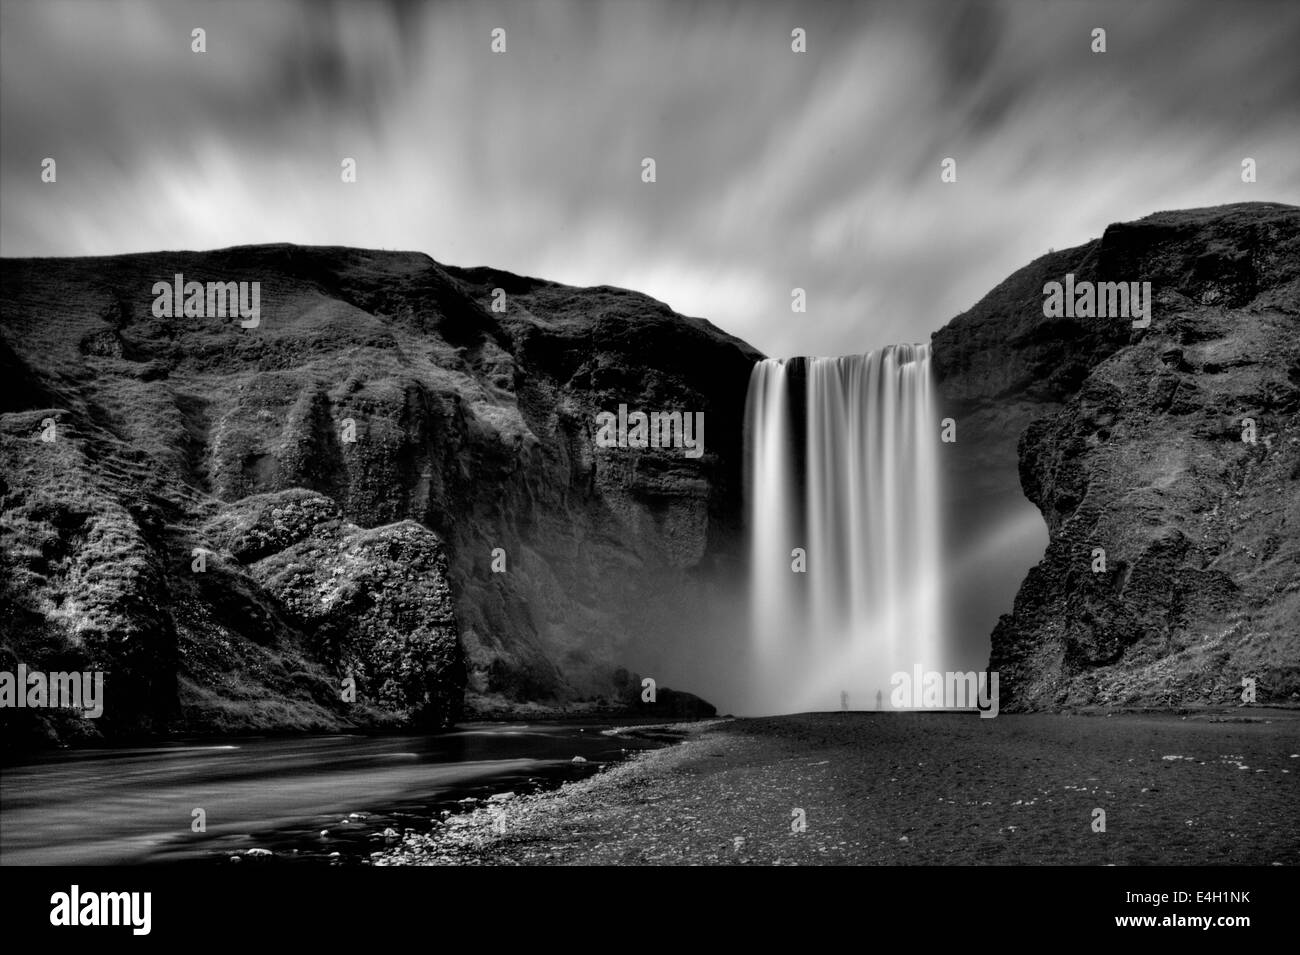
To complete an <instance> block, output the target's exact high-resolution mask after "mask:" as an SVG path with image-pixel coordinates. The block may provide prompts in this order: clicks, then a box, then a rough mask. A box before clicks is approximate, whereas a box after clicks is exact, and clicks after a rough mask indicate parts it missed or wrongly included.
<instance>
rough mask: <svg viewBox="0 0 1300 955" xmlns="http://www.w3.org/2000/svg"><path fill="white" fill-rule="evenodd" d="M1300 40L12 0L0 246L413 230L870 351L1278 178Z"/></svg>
mask: <svg viewBox="0 0 1300 955" xmlns="http://www.w3.org/2000/svg"><path fill="white" fill-rule="evenodd" d="M196 27H201V28H203V29H204V30H205V31H206V48H207V49H206V52H203V53H196V52H194V51H193V50H192V49H191V44H192V37H191V31H192V30H193V29H194V28H196ZM497 28H500V29H503V30H504V31H505V52H500V53H498V52H493V50H492V31H493V30H494V29H497ZM796 28H797V29H802V30H804V31H805V35H806V47H807V48H806V52H795V51H793V50H792V49H791V45H792V42H793V41H792V37H791V31H792V30H795V29H796ZM1094 28H1102V29H1104V30H1105V31H1106V51H1105V52H1104V53H1095V52H1093V50H1092V45H1093V43H1094V40H1093V34H1092V31H1093V30H1094ZM1297 47H1300V4H1297V3H1291V2H1281V0H1279V2H1260V3H1254V2H1245V0H1239V2H1231V3H1228V2H1214V0H1210V2H1195V0H1192V2H1186V0H1184V2H1162V0H1140V2H1131V0H1128V2H1107V3H1096V2H1081V0H1060V2H1052V0H1032V2H1031V0H1007V2H1001V3H981V4H959V3H954V2H948V0H944V2H926V0H920V2H917V0H909V2H897V3H853V2H845V0H836V2H829V3H817V2H807V0H801V2H791V3H781V2H761V0H760V2H753V0H751V2H745V3H727V2H722V0H707V2H699V3H686V2H666V0H664V2H659V0H606V2H603V3H594V2H570V0H531V2H522V0H516V2H492V0H486V2H483V0H479V2H473V3H469V2H465V3H460V2H454V3H419V2H389V3H381V2H371V3H359V2H353V3H326V2H311V3H298V2H289V0H273V2H253V0H231V2H216V3H213V2H209V3H201V4H200V3H187V2H161V0H39V2H33V0H2V2H0V255H4V256H31V255H90V254H111V253H120V252H138V251H151V250H158V249H212V248H222V247H226V246H231V245H242V244H249V243H262V242H295V243H301V244H313V245H348V246H360V247H369V248H388V249H394V248H399V249H410V250H418V251H422V252H425V253H427V254H429V255H430V256H432V257H433V258H434V259H436V260H438V261H440V262H444V263H448V264H453V265H462V266H470V265H490V266H493V267H496V268H501V269H507V270H509V271H512V272H518V273H522V274H527V275H534V276H538V277H541V278H546V279H551V280H554V281H559V282H566V283H570V284H574V285H616V286H622V287H626V288H632V289H636V290H638V291H641V292H645V293H647V294H649V295H652V296H654V297H656V298H659V299H662V300H664V301H665V302H667V303H668V304H669V305H670V306H672V307H673V308H674V309H676V310H677V311H679V312H682V313H684V314H688V315H696V316H701V317H704V318H707V319H709V320H710V321H712V322H713V323H714V324H716V325H718V326H720V327H721V328H723V329H725V330H726V331H728V332H731V333H732V334H735V335H738V336H739V337H741V338H743V339H745V340H747V341H749V342H750V343H751V344H753V345H754V346H755V347H757V348H758V349H759V350H760V351H762V352H764V353H765V354H768V355H772V356H786V355H796V354H810V355H833V354H848V353H854V352H864V351H868V350H871V349H874V348H878V347H881V346H883V345H887V344H890V343H893V342H900V341H922V340H925V339H926V338H928V336H929V334H930V333H931V332H933V331H934V330H935V329H937V328H939V327H940V326H941V325H943V324H944V323H945V322H947V321H948V320H949V319H950V318H952V317H953V316H954V315H956V314H958V313H959V312H961V311H962V310H964V309H966V308H968V307H969V306H970V305H972V304H974V302H975V301H977V300H978V299H979V298H980V297H981V296H982V295H983V294H984V293H985V292H987V291H988V290H990V289H991V288H993V287H994V286H995V285H996V284H997V283H998V282H1000V281H1001V280H1002V279H1003V278H1005V277H1006V276H1007V275H1009V274H1010V273H1011V272H1013V271H1015V270H1016V269H1017V268H1019V267H1020V266H1022V265H1024V264H1026V263H1027V262H1029V261H1030V260H1032V259H1033V258H1035V257H1037V256H1038V255H1041V254H1043V253H1044V252H1046V251H1047V250H1048V249H1049V248H1057V249H1059V248H1064V247H1068V246H1071V245H1077V244H1079V243H1082V242H1085V241H1087V240H1089V239H1090V238H1093V237H1096V236H1099V235H1100V234H1101V233H1102V231H1103V230H1104V229H1105V227H1106V226H1107V225H1108V224H1109V223H1111V222H1116V221H1127V220H1131V219H1135V218H1139V217H1141V216H1144V215H1147V214H1150V213H1152V212H1156V211H1159V210H1165V209H1175V208H1188V207H1200V206H1209V205H1217V204H1220V203H1226V202H1239V201H1246V200H1262V201H1282V202H1292V203H1294V202H1297V201H1300V56H1297V55H1296V49H1297ZM46 157H51V158H54V159H55V160H56V163H57V167H56V169H57V180H56V182H54V183H46V182H42V181H41V163H42V160H43V159H44V158H46ZM345 157H351V158H354V159H355V160H356V163H357V181H356V182H355V183H344V182H343V181H342V176H341V175H340V173H341V162H342V160H343V159H344V158H345ZM647 157H649V158H653V159H654V160H655V164H656V169H655V172H656V181H655V182H653V183H647V182H644V181H642V169H643V166H642V160H643V159H645V158H647ZM1244 157H1251V158H1253V159H1255V161H1256V167H1257V177H1258V181H1257V182H1255V183H1243V182H1242V181H1241V161H1242V159H1243V158H1244ZM946 158H952V159H954V160H955V161H956V181H955V182H943V181H941V175H940V174H941V163H942V161H943V160H944V159H946ZM795 288H802V289H804V290H805V294H806V302H807V311H806V313H796V312H794V311H792V309H791V301H792V290H793V289H795Z"/></svg>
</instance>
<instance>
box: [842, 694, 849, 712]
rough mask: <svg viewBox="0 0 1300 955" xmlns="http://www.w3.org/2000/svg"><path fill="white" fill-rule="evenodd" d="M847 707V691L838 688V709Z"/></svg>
mask: <svg viewBox="0 0 1300 955" xmlns="http://www.w3.org/2000/svg"><path fill="white" fill-rule="evenodd" d="M848 708H849V691H848V690H840V709H842V710H847V709H848Z"/></svg>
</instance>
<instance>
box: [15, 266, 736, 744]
mask: <svg viewBox="0 0 1300 955" xmlns="http://www.w3.org/2000/svg"><path fill="white" fill-rule="evenodd" d="M177 274H181V275H183V276H184V281H185V282H191V281H194V282H199V283H215V282H222V283H224V282H250V283H251V282H258V283H260V285H259V288H260V321H259V322H258V324H257V325H256V326H255V327H243V325H242V324H241V320H240V317H239V316H230V315H224V316H222V315H217V314H216V313H215V312H211V313H210V314H208V315H192V316H184V315H179V314H178V315H176V316H175V317H156V316H155V308H154V303H155V299H156V295H155V292H154V285H155V283H157V282H166V283H171V282H172V281H173V278H174V276H175V275H177ZM0 292H2V296H3V321H2V322H0V376H2V380H0V388H2V389H3V390H2V392H0V512H2V517H0V576H2V577H3V583H2V584H0V632H2V636H0V669H6V670H10V671H12V670H13V669H14V668H15V666H16V664H17V663H19V662H22V663H25V664H26V665H27V666H28V668H29V669H38V668H40V669H44V670H46V671H72V670H103V671H105V672H106V673H107V677H106V690H105V692H106V696H107V704H106V708H105V713H104V716H103V717H101V718H100V719H99V720H97V721H94V722H93V723H92V722H91V721H88V720H83V719H79V718H77V717H76V716H75V715H72V714H68V713H61V712H57V711H34V710H30V709H27V710H12V709H10V710H6V711H5V712H4V714H3V718H4V719H5V721H6V728H7V729H8V730H9V731H10V732H9V733H8V735H9V737H10V738H11V740H12V739H13V738H16V737H17V738H27V737H31V736H33V735H35V736H44V735H51V734H52V735H54V736H56V737H61V738H70V737H75V736H77V735H78V734H82V733H85V734H91V735H100V734H103V735H121V734H129V733H135V732H156V731H163V730H171V731H232V730H264V729H324V728H331V727H337V726H347V725H358V724H360V725H392V726H398V725H402V726H406V725H416V726H437V725H443V724H445V723H446V722H447V721H449V720H451V719H454V718H455V717H456V716H457V715H459V714H462V713H465V714H468V715H475V714H496V715H513V714H520V713H543V712H560V711H568V712H575V711H582V710H583V709H584V708H585V709H588V710H590V709H599V708H606V709H608V708H616V709H617V708H627V707H629V706H633V707H636V708H638V709H640V710H642V711H647V712H656V711H659V712H672V713H691V712H706V711H708V709H709V708H708V707H707V706H706V705H705V704H703V703H701V702H700V701H698V700H695V699H694V698H692V697H691V696H690V695H689V694H686V693H681V692H673V691H671V690H668V689H667V688H665V687H659V688H658V697H657V700H656V702H655V704H654V705H653V706H650V705H646V704H643V703H642V701H641V683H640V677H639V675H638V674H637V673H636V672H635V671H634V670H632V669H631V668H629V666H628V665H627V661H628V660H629V648H635V647H637V646H644V645H646V644H653V642H654V641H655V640H657V639H659V638H660V637H661V636H662V635H663V633H664V632H665V630H666V629H668V628H671V627H673V626H675V625H679V624H680V621H681V619H682V616H683V615H684V614H689V613H690V610H691V608H692V607H700V606H703V605H704V604H706V603H707V602H708V597H709V594H710V593H711V589H712V588H713V587H714V578H715V576H716V572H717V571H718V569H719V568H722V567H728V566H731V565H732V564H733V563H734V561H735V559H736V554H737V547H738V541H739V536H738V532H739V521H740V516H739V506H740V502H739V488H740V486H741V474H740V460H741V441H742V433H741V422H742V420H743V403H744V398H745V388H746V383H747V381H748V376H749V371H750V367H751V366H752V364H753V361H754V360H755V359H756V358H757V357H758V355H757V353H756V352H754V350H753V349H751V348H749V347H748V346H746V345H745V344H743V343H742V342H740V341H738V340H736V339H734V338H731V337H729V336H727V335H725V334H723V333H722V332H720V331H718V330H717V329H716V328H714V327H713V326H711V325H709V324H708V323H707V322H705V321H702V320H699V319H691V318H685V317H683V316H680V315H677V314H675V313H673V312H672V311H671V310H669V309H668V308H667V307H666V306H664V305H663V304H662V303H659V302H656V301H654V300H652V299H649V298H647V297H645V296H642V295H638V294H636V293H633V292H628V291H624V290H621V289H614V288H593V289H575V288H570V287H566V286H561V285H556V284H553V283H549V282H543V281H538V280H534V279H528V278H523V277H520V276H515V275H511V274H508V273H504V272H497V271H492V270H489V269H455V268H450V267H444V266H441V265H439V264H438V263H436V262H434V261H433V260H431V259H429V258H428V257H427V256H424V255H420V254H414V253H398V252H365V251H358V250H351V249H341V248H301V247H294V246H265V247H244V248H235V249H228V250H223V251H218V252H209V253H157V254H143V255H124V256H115V257H108V258H85V259H43V260H38V259H26V260H20V259H10V260H5V261H4V262H3V264H2V266H0ZM204 304H205V306H206V305H207V303H206V300H205V303H204ZM196 310H198V308H197V306H196ZM178 311H180V309H179V308H178ZM620 404H623V405H626V406H627V407H628V408H629V409H630V411H638V410H640V411H645V412H651V411H660V412H673V411H681V412H701V413H703V414H704V420H705V421H706V423H707V427H706V429H705V434H704V439H705V441H704V453H703V455H702V456H700V457H693V456H688V455H687V454H685V453H684V449H682V448H680V447H658V448H656V447H649V448H644V449H641V448H636V447H602V446H599V445H598V443H597V441H596V440H595V438H596V434H597V427H596V415H597V414H598V413H599V412H601V411H609V412H617V410H618V406H619V405H620ZM349 679H350V681H351V685H352V686H353V687H354V693H355V701H350V700H345V699H343V697H344V695H345V692H344V686H345V684H344V681H345V680H349ZM682 689H689V687H683V688H682ZM462 703H463V704H464V706H463V707H462Z"/></svg>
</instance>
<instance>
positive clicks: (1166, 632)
mask: <svg viewBox="0 0 1300 955" xmlns="http://www.w3.org/2000/svg"><path fill="white" fill-rule="evenodd" d="M1066 273H1073V274H1074V275H1075V277H1076V281H1085V280H1086V281H1093V282H1102V281H1125V282H1132V281H1137V282H1150V283H1151V286H1152V300H1153V315H1152V319H1151V324H1150V327H1149V328H1134V327H1133V325H1132V321H1131V320H1127V319H1118V318H1105V319H1102V318H1092V319H1088V318H1079V319H1061V318H1045V317H1044V314H1043V300H1044V292H1043V287H1044V285H1045V283H1047V282H1050V281H1058V282H1059V281H1062V280H1063V279H1064V276H1065V275H1066ZM933 344H934V349H935V362H936V366H937V368H938V370H939V376H940V386H939V387H940V391H941V394H942V395H943V397H944V399H945V401H946V402H947V405H948V407H949V409H950V413H954V414H955V415H956V416H957V417H958V418H959V420H960V424H959V428H960V429H961V430H960V434H961V437H960V441H959V445H960V451H959V452H958V453H957V454H955V455H954V458H956V459H957V470H958V475H957V477H958V483H959V484H961V485H963V486H964V487H965V488H966V489H967V491H966V493H968V494H971V495H979V494H983V493H988V492H989V490H990V489H991V488H994V489H995V488H997V487H999V486H1005V485H1006V484H1008V483H1009V480H1010V475H1011V473H1012V470H1013V468H1014V469H1016V470H1018V473H1019V483H1020V484H1021V486H1022V487H1023V490H1024V493H1025V494H1026V495H1027V496H1028V498H1029V499H1030V500H1031V501H1033V503H1034V504H1035V505H1037V507H1038V508H1039V509H1040V511H1041V513H1042V515H1043V519H1044V521H1045V522H1046V524H1047V528H1048V532H1049V535H1050V542H1049V544H1048V547H1047V552H1046V554H1045V555H1044V557H1043V560H1042V561H1041V562H1040V563H1039V564H1038V566H1037V567H1035V568H1034V569H1033V570H1031V571H1030V573H1029V575H1028V577H1027V579H1026V580H1025V581H1024V583H1023V585H1022V586H1021V588H1020V592H1019V594H1018V596H1017V597H1016V601H1015V607H1014V610H1013V612H1012V613H1010V614H1007V615H1005V616H1004V617H1003V618H1002V620H1001V621H1000V622H999V624H998V626H997V629H996V631H995V632H994V634H993V645H992V657H991V660H990V663H989V668H990V669H993V670H997V671H999V673H1000V674H1001V676H1000V680H1001V693H1002V697H1003V701H1004V702H1003V705H1004V708H1006V709H1008V710H1014V709H1052V708H1058V707H1073V706H1086V705H1130V706H1190V705H1196V704H1201V703H1230V702H1235V701H1239V700H1240V699H1241V697H1242V693H1243V679H1250V680H1253V681H1254V682H1255V687H1256V700H1257V701H1258V702H1260V703H1265V702H1285V701H1294V700H1296V699H1298V698H1300V696H1298V695H1297V694H1298V691H1300V209H1296V208H1294V207H1291V206H1282V205H1273V204H1257V203H1251V204H1243V205H1237V206H1226V207H1221V208H1216V209H1206V210H1191V211H1184V212H1174V213H1162V214H1158V215H1153V216H1150V217H1148V218H1146V219H1142V220H1140V221H1138V222H1133V223H1126V224H1121V225H1114V226H1111V227H1110V228H1108V229H1107V230H1106V232H1105V234H1104V235H1103V236H1102V237H1101V238H1100V239H1098V240H1094V241H1092V242H1089V243H1087V244H1086V245H1083V246H1079V247H1078V248H1074V249H1068V250H1064V251H1061V252H1054V253H1050V254H1049V255H1046V256H1044V257H1043V258H1040V259H1038V260H1037V261H1035V262H1033V263H1032V264H1030V265H1029V266H1027V267H1026V268H1024V269H1022V270H1020V271H1019V272H1017V273H1016V274H1015V275H1013V276H1011V277H1010V278H1009V279H1007V280H1006V281H1005V282H1003V283H1002V284H1001V285H1000V286H998V288H996V289H994V290H993V291H992V292H990V293H989V295H988V296H986V297H985V298H984V299H983V300H982V301H981V302H980V303H978V304H977V305H976V306H975V307H973V308H972V309H971V310H970V311H969V312H966V313H965V314H963V315H960V316H958V317H957V318H955V319H954V320H953V321H952V322H951V323H949V324H948V325H947V326H946V327H945V328H943V329H942V330H940V331H939V332H937V333H936V334H935V335H934V338H933Z"/></svg>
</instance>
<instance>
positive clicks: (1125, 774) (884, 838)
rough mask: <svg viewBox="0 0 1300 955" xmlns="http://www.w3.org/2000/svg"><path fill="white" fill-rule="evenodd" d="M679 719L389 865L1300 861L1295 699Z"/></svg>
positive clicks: (454, 822)
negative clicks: (1165, 710)
mask: <svg viewBox="0 0 1300 955" xmlns="http://www.w3.org/2000/svg"><path fill="white" fill-rule="evenodd" d="M673 731H674V732H675V733H679V734H681V735H682V736H683V738H684V741H683V742H681V743H679V744H678V745H675V746H671V747H669V748H666V749H661V750H655V751H652V752H648V753H644V754H640V755H638V756H636V757H634V758H633V759H631V760H629V761H628V762H626V763H622V764H619V765H616V766H613V767H612V768H610V769H609V770H608V771H606V772H603V773H601V774H599V775H597V776H594V777H592V778H590V779H587V780H583V781H581V782H578V783H571V784H567V785H565V786H564V787H563V788H561V789H559V790H556V791H554V792H550V793H544V794H538V795H535V796H528V797H506V796H504V794H503V795H502V796H499V797H495V798H496V800H497V801H495V802H493V803H490V804H486V805H483V806H481V807H480V808H478V809H476V810H474V811H472V812H468V813H466V814H463V815H459V816H452V817H450V818H449V819H447V820H446V821H445V822H444V823H441V824H435V825H434V827H433V830H432V832H430V833H428V834H412V835H408V836H407V837H406V839H405V840H404V841H403V844H402V845H401V847H400V848H396V849H392V850H389V851H387V852H384V853H377V854H376V856H375V858H374V860H373V861H374V862H375V863H376V864H385V865H401V864H474V863H486V864H505V865H515V864H523V865H530V864H598V865H599V864H634V865H635V864H706V865H712V864H758V865H774V864H784V865H816V864H853V865H930V864H976V865H978V864H1003V865H1005V864H1081V865H1107V864H1115V865H1154V864H1174V865H1234V864H1242V865H1269V864H1280V865H1295V864H1297V863H1300V713H1296V712H1295V711H1284V710H1276V711H1273V710H1270V711H1262V710H1249V711H1247V710H1244V709H1240V710H1227V711H1220V712H1202V713H1198V714H1193V715H1186V716H1180V715H1177V714H1155V715H1149V714H1128V715H1112V716H1104V715H1027V716H1018V715H1002V716H999V717H997V718H996V719H983V720H981V719H979V718H978V717H976V716H973V715H956V714H952V715H949V714H894V713H823V714H806V715H799V716H789V717H777V718H770V719H757V720H733V721H713V722H710V723H704V724H693V725H683V726H678V727H674V728H673ZM800 809H801V810H803V818H804V819H805V821H806V829H805V830H804V831H802V832H795V831H793V828H792V824H793V823H795V822H796V821H797V818H798V813H796V812H795V810H800ZM1097 809H1101V810H1104V811H1105V831H1094V824H1095V818H1096V817H1095V815H1094V811H1095V810H1097Z"/></svg>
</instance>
